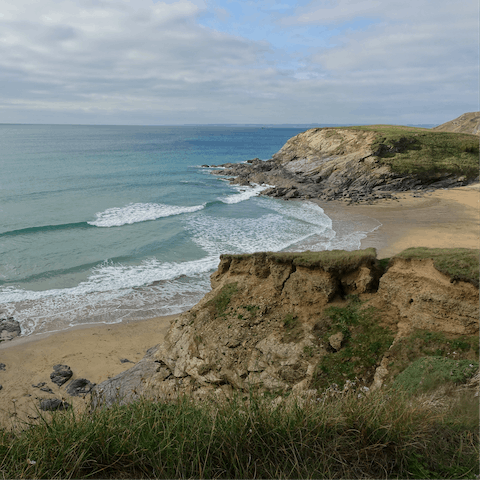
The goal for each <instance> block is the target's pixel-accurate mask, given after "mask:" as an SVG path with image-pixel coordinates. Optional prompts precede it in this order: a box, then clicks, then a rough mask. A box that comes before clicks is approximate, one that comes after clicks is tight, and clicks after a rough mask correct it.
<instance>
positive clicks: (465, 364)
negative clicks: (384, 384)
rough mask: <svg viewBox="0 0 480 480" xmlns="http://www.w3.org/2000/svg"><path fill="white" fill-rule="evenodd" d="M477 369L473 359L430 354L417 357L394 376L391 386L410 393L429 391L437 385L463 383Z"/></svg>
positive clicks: (476, 363)
mask: <svg viewBox="0 0 480 480" xmlns="http://www.w3.org/2000/svg"><path fill="white" fill-rule="evenodd" d="M477 371H478V362H476V361H474V360H453V359H451V358H445V357H439V356H431V357H422V358H418V359H417V360H415V361H414V362H412V363H411V364H410V365H409V366H408V367H407V368H406V369H405V370H404V371H403V372H402V373H400V375H398V376H397V377H396V378H395V381H394V382H393V386H394V387H396V388H401V389H403V390H406V391H408V392H410V393H420V392H429V391H431V390H434V389H435V388H437V387H438V386H439V385H446V384H462V383H465V382H466V381H467V380H468V379H469V378H471V377H472V376H473V375H474V374H475V373H476V372H477Z"/></svg>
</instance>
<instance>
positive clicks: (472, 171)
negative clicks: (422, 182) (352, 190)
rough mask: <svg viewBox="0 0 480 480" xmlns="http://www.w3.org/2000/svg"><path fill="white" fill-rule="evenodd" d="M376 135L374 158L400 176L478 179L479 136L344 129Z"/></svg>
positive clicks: (392, 128)
mask: <svg viewBox="0 0 480 480" xmlns="http://www.w3.org/2000/svg"><path fill="white" fill-rule="evenodd" d="M341 128H348V129H351V130H357V131H368V132H375V133H376V134H377V135H376V140H375V142H374V144H373V146H372V147H373V150H374V152H375V155H376V156H377V157H378V158H379V159H380V161H381V162H382V163H383V164H386V165H389V166H390V168H391V169H392V171H394V172H397V173H401V174H417V175H420V176H431V175H432V174H453V175H462V176H466V177H467V178H468V179H473V178H475V177H477V176H478V155H479V144H478V137H477V136H476V135H469V134H463V133H452V132H438V131H432V130H430V129H426V128H416V127H404V126H398V125H365V126H355V127H341Z"/></svg>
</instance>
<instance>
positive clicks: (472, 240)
mask: <svg viewBox="0 0 480 480" xmlns="http://www.w3.org/2000/svg"><path fill="white" fill-rule="evenodd" d="M397 196H398V198H399V200H379V201H378V202H377V203H375V204H373V205H361V204H357V205H346V204H345V203H344V202H342V201H330V202H327V203H323V204H322V202H321V201H316V200H313V201H315V203H317V204H318V205H320V206H321V207H322V208H323V210H324V211H325V213H326V214H327V215H328V216H329V217H331V218H332V221H333V229H334V230H335V229H336V228H339V226H340V225H341V224H342V223H343V222H349V221H350V222H351V221H358V222H365V221H367V220H368V219H369V220H370V221H377V222H379V223H380V224H381V226H380V227H379V228H377V229H375V230H374V231H372V232H369V234H368V235H367V237H366V238H364V239H363V240H362V241H361V248H362V249H363V248H368V247H374V248H376V249H377V257H378V258H387V257H391V256H392V255H395V254H397V253H400V252H401V251H403V250H405V249H406V248H410V247H430V248H480V183H478V184H473V185H469V186H465V187H458V188H454V189H444V190H436V191H434V192H431V193H425V194H422V195H421V196H419V194H418V192H415V193H413V192H407V193H398V194H397ZM310 201H312V200H310ZM335 227H336V228H335Z"/></svg>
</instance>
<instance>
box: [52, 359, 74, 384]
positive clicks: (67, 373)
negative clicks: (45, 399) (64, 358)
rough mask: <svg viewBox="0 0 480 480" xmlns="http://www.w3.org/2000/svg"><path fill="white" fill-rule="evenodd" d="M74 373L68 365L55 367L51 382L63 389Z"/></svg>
mask: <svg viewBox="0 0 480 480" xmlns="http://www.w3.org/2000/svg"><path fill="white" fill-rule="evenodd" d="M72 375H73V372H72V370H71V368H70V367H69V366H68V365H60V364H58V365H54V367H53V372H52V373H51V374H50V380H52V382H53V383H56V384H57V385H58V386H59V387H61V386H62V385H63V384H64V383H66V382H68V380H70V378H71V377H72Z"/></svg>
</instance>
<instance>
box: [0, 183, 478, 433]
mask: <svg viewBox="0 0 480 480" xmlns="http://www.w3.org/2000/svg"><path fill="white" fill-rule="evenodd" d="M415 195H418V194H413V193H406V194H398V197H399V200H382V201H379V202H378V203H376V204H374V205H346V204H345V203H342V202H329V203H328V204H325V202H323V203H320V202H319V204H320V205H321V206H322V208H323V209H324V210H325V213H326V214H327V215H328V216H330V217H331V218H332V221H333V229H334V230H337V229H338V228H342V226H345V225H346V223H348V222H358V223H360V224H361V225H368V226H369V227H370V228H369V229H371V228H374V227H375V226H378V228H377V229H376V230H375V231H373V232H371V233H370V234H369V235H368V236H367V238H365V239H364V240H363V241H362V244H361V248H367V247H375V248H376V249H377V255H378V257H379V258H385V257H390V256H392V255H394V254H396V253H398V252H400V251H402V250H404V249H405V248H408V247H416V246H425V247H440V248H451V247H464V248H479V246H480V208H479V207H480V184H476V185H471V186H468V187H460V188H456V189H450V190H438V191H435V192H432V193H426V194H424V195H422V196H421V197H416V196H415ZM379 224H381V226H379ZM173 318H175V317H174V316H170V317H158V318H153V319H150V320H142V321H130V322H125V323H118V324H113V325H105V324H98V325H95V326H92V325H91V324H90V325H86V326H80V327H74V328H71V329H69V330H64V331H62V332H58V333H53V334H42V335H36V336H30V337H20V338H17V339H14V340H12V341H10V342H5V343H2V344H0V362H1V363H4V364H5V365H6V367H5V370H0V384H1V385H2V389H1V390H0V422H1V424H2V425H4V426H7V427H11V426H14V428H21V425H22V424H21V422H22V421H29V418H35V417H37V416H38V412H37V411H36V407H38V404H39V399H43V398H54V397H57V398H60V399H61V398H64V399H65V400H66V401H68V402H69V403H71V404H74V405H76V406H77V407H79V408H80V407H81V406H82V405H85V404H86V402H87V401H88V399H83V398H79V397H71V396H69V395H68V394H67V393H66V392H65V386H62V387H58V386H56V385H55V384H53V383H52V382H51V381H50V373H51V372H52V371H53V366H54V365H56V364H65V365H68V366H70V368H71V369H72V371H73V377H72V378H73V379H75V378H86V379H88V380H90V381H91V382H93V383H100V382H102V381H103V380H106V379H107V378H108V377H112V376H114V375H117V374H118V373H120V372H122V371H124V370H126V369H128V368H130V367H131V366H132V365H133V363H135V362H137V361H139V360H140V359H141V358H142V357H143V356H144V354H145V352H146V350H147V349H149V348H150V347H152V346H154V345H156V344H158V343H161V342H162V340H163V338H164V336H165V334H166V332H167V330H168V327H169V325H170V321H171V320H172V319H173ZM122 359H127V360H129V361H130V362H133V363H130V362H125V363H122V362H121V360H122ZM41 382H46V386H48V387H50V388H51V390H52V391H53V393H47V392H43V391H40V389H39V388H37V387H33V385H38V384H39V383H41ZM15 425H16V426H15Z"/></svg>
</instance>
